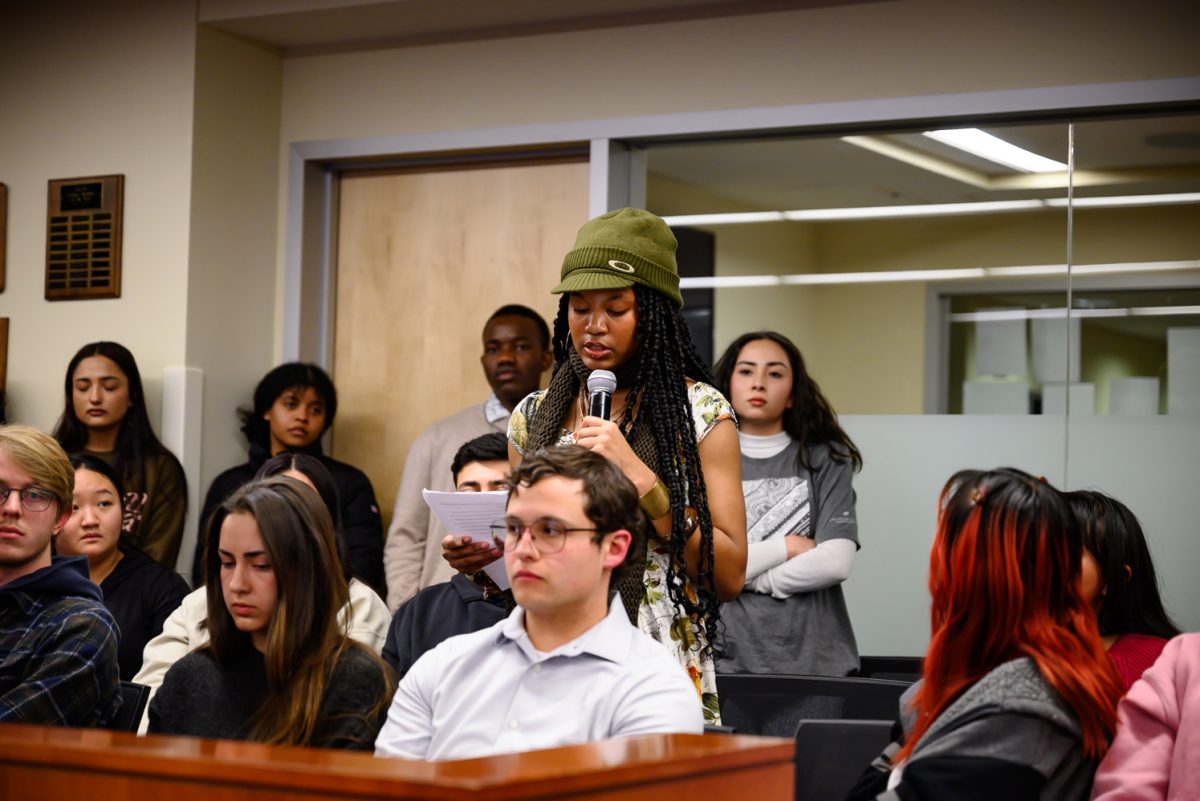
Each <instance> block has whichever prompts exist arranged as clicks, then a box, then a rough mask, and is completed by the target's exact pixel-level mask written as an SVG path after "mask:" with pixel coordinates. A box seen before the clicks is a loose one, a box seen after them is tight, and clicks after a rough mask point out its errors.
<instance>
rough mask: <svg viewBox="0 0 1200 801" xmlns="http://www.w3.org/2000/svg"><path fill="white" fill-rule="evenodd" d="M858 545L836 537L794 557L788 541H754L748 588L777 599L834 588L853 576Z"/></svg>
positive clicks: (749, 557) (748, 562)
mask: <svg viewBox="0 0 1200 801" xmlns="http://www.w3.org/2000/svg"><path fill="white" fill-rule="evenodd" d="M857 551H858V545H857V543H855V542H854V541H853V540H848V539H845V538H844V537H837V538H835V539H830V540H825V541H824V542H820V543H817V545H816V547H814V548H812V549H811V550H809V551H805V552H804V553H802V554H797V555H796V556H794V557H792V558H791V559H788V558H787V542H785V540H784V538H783V537H775V538H773V539H769V540H763V541H762V542H755V543H751V544H750V545H749V546H748V548H747V554H746V585H745V586H746V589H748V590H752V591H754V592H757V593H761V594H763V595H770V596H772V597H775V598H787V597H789V596H791V595H796V594H797V593H801V592H812V591H813V590H820V589H824V588H825V587H832V586H833V585H834V584H840V583H841V582H843V581H845V580H846V579H848V578H849V577H850V571H851V570H852V569H853V567H854V555H855V553H857Z"/></svg>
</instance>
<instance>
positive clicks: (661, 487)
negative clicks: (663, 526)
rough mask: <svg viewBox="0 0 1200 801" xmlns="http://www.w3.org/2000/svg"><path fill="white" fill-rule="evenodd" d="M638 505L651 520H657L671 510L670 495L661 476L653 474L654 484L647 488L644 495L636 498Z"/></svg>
mask: <svg viewBox="0 0 1200 801" xmlns="http://www.w3.org/2000/svg"><path fill="white" fill-rule="evenodd" d="M638 506H640V507H641V508H642V511H643V512H645V513H646V517H648V518H650V519H651V520H657V519H658V518H660V517H662V516H663V515H665V514H666V513H667V512H669V511H671V495H670V493H668V492H667V485H666V484H664V483H662V479H661V478H658V477H657V476H655V480H654V486H653V487H651V488H650V489H649V490H647V492H646V494H645V495H643V496H642V497H640V498H638Z"/></svg>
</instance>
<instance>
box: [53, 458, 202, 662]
mask: <svg viewBox="0 0 1200 801" xmlns="http://www.w3.org/2000/svg"><path fill="white" fill-rule="evenodd" d="M71 466H72V467H74V468H75V490H74V495H73V499H72V501H73V502H72V509H71V517H70V518H69V519H68V520H67V522H66V524H65V525H64V526H63V528H62V531H60V532H59V533H58V535H57V536H56V537H55V538H54V545H55V549H56V550H57V551H58V553H60V554H63V555H65V556H86V557H87V559H88V570H89V573H90V577H91V579H92V581H93V582H95V583H96V584H98V585H100V590H101V592H103V593H104V605H105V606H106V607H107V608H108V611H109V612H111V613H112V616H113V619H114V620H116V621H117V628H118V631H119V634H118V637H117V662H118V664H119V666H120V670H121V678H122V679H123V680H125V681H129V680H130V679H132V678H133V676H134V674H135V673H137V672H138V669H139V668H140V667H141V666H142V649H143V648H145V647H146V643H148V642H149V641H150V640H151V638H153V637H156V636H158V634H159V633H160V632H161V631H162V627H163V622H164V621H165V620H166V619H167V616H168V615H170V614H171V613H172V612H173V611H175V608H176V607H178V606H179V604H180V602H181V601H182V600H183V598H184V596H185V595H187V593H188V588H187V584H185V583H184V581H183V579H181V578H180V577H179V576H178V575H176V574H175V572H174V571H172V570H168V569H167V568H165V567H163V566H162V565H160V564H159V563H158V562H155V561H154V560H153V559H151V558H150V557H149V556H146V554H144V553H142V552H141V551H139V550H138V549H137V548H135V547H133V546H132V545H130V544H129V543H128V542H126V541H125V539H124V538H123V537H122V536H121V501H122V499H123V497H124V492H123V491H122V488H121V479H120V476H118V475H117V472H116V470H114V469H113V467H112V466H111V465H109V464H108V462H105V461H103V460H101V459H99V458H97V457H95V456H90V455H88V454H77V455H75V456H72V457H71Z"/></svg>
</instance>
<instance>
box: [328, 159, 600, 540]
mask: <svg viewBox="0 0 1200 801" xmlns="http://www.w3.org/2000/svg"><path fill="white" fill-rule="evenodd" d="M587 182H588V165H587V162H586V161H585V160H572V161H555V162H525V163H519V164H513V163H508V164H499V165H493V166H478V167H474V166H473V167H470V168H458V167H456V168H445V169H427V170H419V171H416V170H407V171H403V172H397V173H391V174H359V175H350V176H347V177H345V178H343V179H342V181H341V187H340V206H339V221H338V247H337V276H336V278H337V287H336V293H337V298H336V303H335V315H336V317H335V322H334V347H333V352H334V363H333V376H334V381H335V382H336V384H337V389H338V414H337V422H336V424H335V426H334V432H333V454H334V456H335V457H336V458H338V459H341V460H342V461H345V462H349V463H350V464H353V465H355V466H356V467H358V468H360V469H361V470H363V471H365V472H366V473H367V475H368V476H370V478H371V482H372V483H373V484H374V485H375V494H376V496H377V497H378V499H379V502H380V504H381V506H382V512H383V516H384V527H385V529H386V527H387V523H388V522H389V521H390V519H391V509H392V502H393V500H394V499H395V494H396V488H397V487H398V486H399V483H400V473H401V472H402V470H403V467H404V460H405V457H406V456H407V455H408V449H409V446H410V445H411V444H412V442H413V440H414V439H416V437H417V435H418V434H420V432H421V431H423V430H424V429H425V428H426V427H427V426H428V425H429V424H430V423H432V422H434V421H435V420H437V419H439V418H441V417H445V416H446V415H448V414H451V413H453V412H455V411H458V410H459V409H461V408H463V407H464V406H468V405H470V404H474V403H480V402H481V401H483V400H484V399H485V398H486V397H487V395H488V393H489V391H490V390H489V388H488V384H487V381H486V380H485V378H484V375H483V369H482V367H481V366H480V363H479V357H480V355H481V353H482V350H483V349H482V344H481V343H482V340H481V338H480V335H481V333H482V330H483V325H484V322H485V321H486V320H487V318H488V317H489V316H490V315H491V313H492V312H493V311H495V310H496V309H497V308H498V307H500V306H502V305H504V304H506V303H523V304H525V305H526V306H530V307H532V308H534V309H536V310H537V311H538V312H540V313H542V314H543V316H544V317H545V318H546V321H547V323H549V324H550V325H553V320H554V314H555V312H556V310H557V296H553V295H551V294H550V291H549V290H550V288H551V287H552V286H554V285H555V284H556V283H558V276H559V270H560V268H561V266H562V259H563V256H564V255H566V253H567V251H568V250H570V248H571V245H572V244H573V243H574V241H575V233H576V231H578V229H579V226H580V225H582V224H583V223H584V221H586V219H587V211H588V206H587V194H588V192H587V189H588V183H587Z"/></svg>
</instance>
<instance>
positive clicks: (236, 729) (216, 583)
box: [150, 476, 395, 749]
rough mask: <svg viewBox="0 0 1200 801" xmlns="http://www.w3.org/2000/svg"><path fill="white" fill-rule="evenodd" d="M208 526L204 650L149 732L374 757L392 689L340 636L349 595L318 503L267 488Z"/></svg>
mask: <svg viewBox="0 0 1200 801" xmlns="http://www.w3.org/2000/svg"><path fill="white" fill-rule="evenodd" d="M211 522H212V531H211V534H210V536H209V538H208V545H207V547H206V549H205V572H206V574H207V575H208V577H209V581H208V583H207V584H206V595H207V607H208V619H207V629H208V632H209V636H210V641H209V643H208V644H207V645H205V646H204V647H203V648H201V649H199V650H197V651H195V652H193V653H191V654H189V655H188V656H186V657H184V658H183V659H181V660H180V661H179V662H177V663H176V664H175V665H174V666H173V667H172V668H171V669H170V670H169V671H167V675H166V678H165V679H164V681H163V686H162V687H161V689H160V690H159V692H158V694H157V695H155V697H154V698H153V699H152V700H151V702H150V731H151V732H155V733H164V734H184V735H191V736H197V737H220V738H225V739H248V740H256V741H259V742H265V743H272V744H279V745H302V746H313V747H324V748H352V749H370V748H372V747H373V745H374V740H375V736H376V735H377V734H378V732H379V728H380V726H382V724H383V720H384V716H385V714H386V711H387V706H388V703H389V702H390V700H391V695H392V691H393V690H394V686H395V685H394V681H393V679H392V677H391V671H390V668H388V667H387V666H386V665H384V663H383V662H382V661H381V660H380V659H379V657H378V656H377V655H376V654H375V653H374V652H373V651H371V650H370V649H368V648H365V647H363V646H362V645H361V644H359V643H358V642H356V641H355V640H354V639H353V638H351V637H349V636H348V635H347V634H346V630H345V627H344V623H343V621H342V614H341V613H342V610H343V609H344V608H345V607H346V605H347V604H348V603H349V590H348V587H347V584H346V580H345V578H344V577H343V575H342V568H341V565H340V562H339V559H338V556H337V546H336V544H335V541H334V533H333V523H332V521H331V519H330V517H329V512H328V510H327V509H326V508H325V505H324V504H323V503H322V501H321V499H320V498H319V497H318V496H317V494H316V493H314V492H312V490H311V489H310V488H308V487H306V486H304V485H303V484H302V483H301V482H300V481H297V480H296V479H292V478H288V477H286V476H278V477H274V478H268V479H263V480H261V481H255V482H252V483H250V484H248V485H246V486H245V487H243V488H241V489H240V490H238V491H237V492H235V493H234V494H233V495H232V496H231V497H229V498H227V499H226V500H225V501H224V502H223V503H222V504H221V506H220V508H218V509H217V511H216V513H214V515H213V517H212V521H211Z"/></svg>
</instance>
